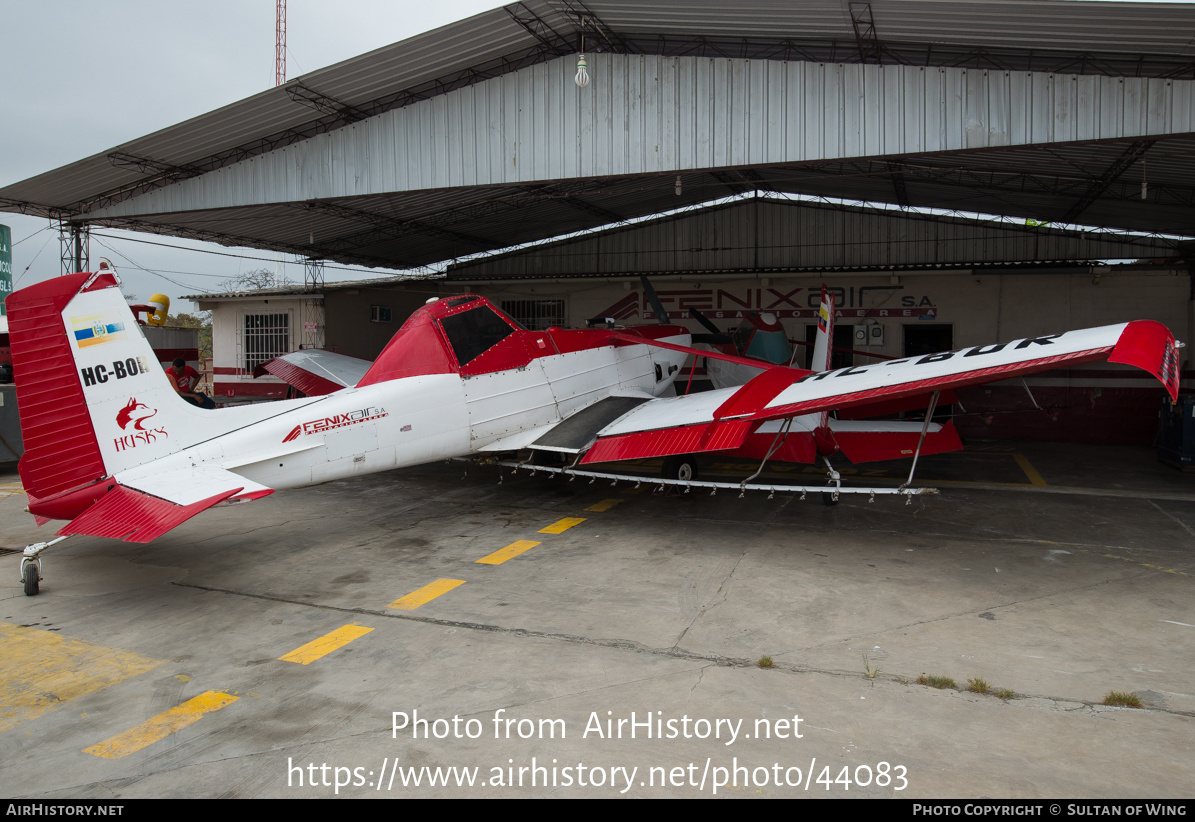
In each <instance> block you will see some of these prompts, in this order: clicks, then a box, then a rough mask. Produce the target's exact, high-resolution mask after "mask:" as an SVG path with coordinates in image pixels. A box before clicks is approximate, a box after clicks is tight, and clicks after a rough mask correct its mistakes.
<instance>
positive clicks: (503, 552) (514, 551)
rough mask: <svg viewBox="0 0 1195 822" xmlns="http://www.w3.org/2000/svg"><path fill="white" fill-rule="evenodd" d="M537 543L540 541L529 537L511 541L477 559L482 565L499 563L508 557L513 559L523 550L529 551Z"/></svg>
mask: <svg viewBox="0 0 1195 822" xmlns="http://www.w3.org/2000/svg"><path fill="white" fill-rule="evenodd" d="M539 544H540V543H538V542H532V541H531V540H529V539H521V540H519V541H518V542H512V543H511V544H510V545H507V546H506V547H505V548H500V549H498V550H497V551H495V552H494V553H492V554H490V555H489V556H488V557H482V558H481V559H479V560H477V561H478V562H479V563H481V564H482V565H501V564H502V563H504V562H506V561H507V560H508V559H514V558H515V557H517V556H518V555H519V554H522V553H524V552H525V551H530V550H531V549H532V548H534V547H535V546H537V545H539Z"/></svg>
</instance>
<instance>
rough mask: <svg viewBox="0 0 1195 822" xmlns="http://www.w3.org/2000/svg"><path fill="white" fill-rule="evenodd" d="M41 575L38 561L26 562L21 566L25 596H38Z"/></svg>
mask: <svg viewBox="0 0 1195 822" xmlns="http://www.w3.org/2000/svg"><path fill="white" fill-rule="evenodd" d="M40 577H41V574H39V573H38V571H37V563H36V562H26V563H25V565H24V567H23V568H21V581H22V582H24V583H25V596H27V597H35V596H37V592H38V583H39V582H40Z"/></svg>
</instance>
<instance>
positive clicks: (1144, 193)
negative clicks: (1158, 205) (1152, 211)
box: [1141, 157, 1149, 200]
mask: <svg viewBox="0 0 1195 822" xmlns="http://www.w3.org/2000/svg"><path fill="white" fill-rule="evenodd" d="M1141 199H1142V200H1147V199H1149V183H1147V182H1146V181H1145V158H1144V157H1143V158H1141Z"/></svg>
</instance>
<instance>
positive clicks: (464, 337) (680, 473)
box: [7, 273, 1178, 594]
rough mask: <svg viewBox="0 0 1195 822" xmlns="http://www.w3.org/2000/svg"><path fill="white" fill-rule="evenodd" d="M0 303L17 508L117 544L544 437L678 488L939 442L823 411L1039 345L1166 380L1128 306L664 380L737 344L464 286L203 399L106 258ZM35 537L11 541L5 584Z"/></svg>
mask: <svg viewBox="0 0 1195 822" xmlns="http://www.w3.org/2000/svg"><path fill="white" fill-rule="evenodd" d="M7 307H8V316H9V321H10V335H11V345H12V354H13V362H14V369H15V371H16V374H17V380H18V382H17V392H18V403H19V406H20V413H21V421H22V425H23V427H24V430H25V441H26V452H25V456H24V457H23V458H22V459H21V462H20V472H21V478H22V481H23V483H24V486H25V490H26V493H27V495H28V498H29V511H30V513H32V514H33V515H34V516H35V517H36V518H37V520H38V522H39V524H41V523H45V522H47V521H49V520H52V519H55V520H65V521H66V525H64V526H63V527H62V528H60V529H59V531H58V535H59V536H63V537H65V536H66V535H70V534H87V535H92V536H103V537H111V538H115V539H122V540H127V541H132V542H149V541H151V540H153V539H155V538H157V537H159V536H161V535H162V534H164V533H166V532H167V531H169V530H170V529H172V528H174V527H175V526H177V525H179V524H181V523H182V522H185V521H186V520H188V519H190V518H191V517H193V516H195V515H196V514H198V513H200V512H201V511H204V510H206V509H208V508H211V507H212V506H215V505H219V504H222V503H235V502H244V501H248V500H254V499H258V498H260V497H263V496H266V495H268V494H270V493H272V492H273V491H274V490H277V489H285V488H294V487H300V486H305V485H311V484H315V483H321V482H326V481H329V480H333V479H337V478H341V477H346V476H351V475H354V474H362V473H370V472H374V471H384V470H387V469H391V468H396V467H402V466H407V465H415V464H419V463H424V462H430V461H434V460H439V459H444V458H446V457H460V456H469V455H476V454H479V453H483V452H509V451H515V450H520V449H527V448H530V449H535V450H542V451H555V452H557V453H563V454H568V455H576V457H577V459H578V461H579V463H581V464H591V463H596V462H607V461H616V460H626V459H640V458H646V457H661V456H663V457H668V458H670V461H669V465H670V470H671V471H673V472H675V477H674V479H673V480H672V482H674V483H677V484H682V485H695V486H700V485H709V484H710V483H701V482H698V481H697V480H696V479H695V475H694V472H693V470H692V469H693V468H695V463H692V467H691V468H690V469H689V476H685V472H686V468H685V466H686V465H690V463H688V462H685V460H686V459H691V455H693V454H698V453H701V452H706V451H718V452H723V453H730V454H741V455H748V456H759V455H763V456H764V457H765V458H767V457H773V458H776V459H792V460H798V461H803V462H811V461H814V460H815V459H817V458H819V457H824V456H826V455H827V454H829V453H833V452H834V451H835V450H839V449H841V450H842V451H843V452H844V453H846V455H847V456H848V457H850V458H852V459H855V458H856V457H859V458H861V459H887V458H891V457H893V456H900V455H902V454H907V455H911V456H913V455H916V454H917V453H928V446H929V445H930V444H933V445H934V447H936V448H937V449H938V450H949V449H950V448H956V447H959V445H958V439H957V436H955V435H954V434H953V430H952V429H951V428H950V427H949V425H947V426H943V427H942V428H939V429H935V430H934V431H933V432H931V431H930V426H929V418H928V416H927V419H926V423H925V424H923V425H920V426H919V427H917V429H918V430H909V429H908V428H907V425H908V424H905V426H906V428H904V429H901V430H893V429H891V428H890V426H891V425H892V424H891V423H866V422H860V423H857V424H855V425H854V426H850V425H847V426H845V427H844V425H843V424H842V423H837V422H836V421H835V423H833V424H832V423H831V421H830V420H829V412H830V411H831V410H834V409H847V408H854V409H858V408H860V407H864V406H876V405H877V404H880V403H884V404H891V403H892V402H894V401H906V402H915V401H918V400H920V399H921V398H925V397H927V396H930V397H934V398H936V396H937V392H940V391H942V390H944V389H948V388H950V387H953V386H959V385H969V384H974V383H979V382H984V381H990V380H995V379H1004V378H1007V377H1009V376H1015V375H1017V374H1024V373H1029V372H1032V371H1037V370H1041V369H1045V368H1051V367H1057V366H1058V365H1059V364H1060V363H1076V362H1089V361H1094V360H1109V361H1112V362H1120V363H1128V364H1131V365H1135V366H1138V367H1141V368H1144V369H1146V370H1148V371H1150V372H1151V373H1154V374H1156V375H1157V376H1158V378H1159V379H1160V380H1161V381H1162V383H1163V384H1164V385H1165V386H1166V388H1167V390H1168V391H1169V392H1170V394H1171V396H1172V397H1175V396H1176V395H1177V391H1178V370H1177V365H1178V357H1177V353H1176V348H1177V344H1176V343H1175V341H1174V337H1173V336H1172V335H1171V334H1170V332H1169V331H1168V330H1167V329H1166V328H1165V327H1164V326H1162V325H1161V324H1159V323H1156V322H1152V321H1137V322H1131V323H1122V324H1119V325H1113V326H1106V327H1103V328H1093V329H1085V330H1081V331H1068V332H1065V333H1062V334H1053V335H1047V336H1042V337H1037V338H1031V339H1024V340H1014V341H1012V342H1008V343H997V344H994V345H988V346H978V347H975V348H970V349H966V350H962V351H955V352H943V353H941V354H933V355H929V356H925V357H918V358H909V359H902V360H893V361H890V362H884V363H881V364H878V365H867V366H859V367H852V368H846V369H838V370H836V371H828V370H823V371H818V372H814V371H807V370H804V369H795V368H788V367H785V366H771V367H769V368H768V369H767V370H766V371H764V372H763V373H762V374H760V375H759V376H758V377H755V378H754V379H752V380H751V381H750V382H748V383H747V384H746V385H743V386H741V387H734V388H725V389H721V390H715V391H710V392H705V393H702V394H694V395H690V396H680V397H678V396H671V395H672V394H674V389H673V382H674V380H675V379H676V376H677V374H678V373H679V371H680V368H681V366H682V364H683V363H684V362H685V360H686V359H687V358H688V357H689V356H690V355H697V356H714V357H720V358H723V359H727V360H729V361H732V362H733V361H740V362H745V363H747V364H752V365H758V364H759V362H758V361H756V360H746V359H744V358H740V357H734V356H731V355H724V354H710V353H709V352H701V351H697V350H695V349H693V348H692V347H691V345H690V335H689V332H688V331H687V330H686V329H684V328H681V327H678V326H671V325H655V326H644V327H639V328H632V329H615V328H594V329H585V330H566V329H557V328H553V329H549V330H547V331H529V330H526V329H524V328H522V327H520V326H519V325H518V324H517V323H515V322H514V321H513V320H511V319H510V318H509V317H507V316H506V315H505V314H503V313H502V312H501V311H499V310H497V309H496V308H495V307H494V306H493V305H492V304H490V303H489V301H487V300H485V299H484V298H482V297H479V296H476V295H464V296H459V297H450V298H446V299H442V300H436V301H434V302H431V303H430V304H428V305H426V306H424V307H423V308H421V309H420V310H418V311H416V312H415V313H414V314H413V315H412V316H411V317H410V318H409V319H408V320H407V322H406V323H405V324H404V325H403V326H402V328H401V329H399V331H398V333H397V334H395V336H394V338H393V339H392V340H391V341H390V343H389V344H388V345H387V346H386V348H385V349H384V350H383V351H382V353H381V354H380V355H379V357H378V359H377V360H376V361H375V362H373V363H372V364H371V365H369V367H368V369H367V370H366V371H365V372H364V376H362V377H361V378H360V379H359V380H357V382H356V383H355V384H354V385H352V386H349V387H345V388H341V389H340V390H335V391H332V392H331V393H327V394H324V395H322V396H316V397H304V398H300V399H292V400H283V401H279V402H273V403H265V404H260V405H250V406H239V407H232V408H226V409H221V410H217V411H205V410H202V409H199V408H197V407H195V406H193V405H190V404H189V403H187V402H186V401H184V400H183V399H181V398H180V397H179V396H178V395H177V394H176V393H175V391H174V389H173V388H172V387H171V386H170V383H169V381H168V380H167V378H166V376H165V374H164V373H163V371H162V369H161V368H160V367H158V366H157V361H156V359H155V358H154V355H153V351H152V350H151V348H150V346H149V344H148V343H147V342H146V340H145V337H144V336H143V335H142V333H141V331H140V329H139V328H138V326H137V324H136V323H135V322H134V320H133V316H132V314H131V312H130V310H129V307H128V306H127V305H126V304H125V301H124V299H123V298H122V297H121V294H120V288H119V285H118V282H117V280H116V278H115V277H114V276H113V275H112V274H109V273H96V274H88V273H82V274H75V275H71V276H67V277H59V278H57V279H53V280H48V281H46V282H43V283H39V284H37V285H34V286H30V287H29V288H25V289H22V290H20V291H18V292H15V293H14V294H12V295H11V296H10V297H9V298H8V301H7ZM823 356H828V354H825V355H823ZM332 385H333V387H335V386H334V384H332ZM924 404H925V403H924V402H921V405H922V407H923V406H924ZM930 405H931V408H932V405H933V402H932V401H931V402H930ZM772 428H775V429H776V430H775V432H772V431H771V429H772ZM677 459H680V460H681V462H680V463H678V462H677ZM556 470H565V471H567V470H569V469H556ZM831 476H832V478H833V479H836V477H834V475H833V474H832V475H831ZM715 485H716V484H715ZM742 487H749V486H747V485H746V484H743V485H742ZM818 490H821V487H819V488H818ZM834 490H835V496H836V494H837V493H838V492H847V491H848V490H854V491H860V490H861V491H864V492H868V491H870V492H871V493H904V494H908V493H915V492H916V491H915V490H913V489H909V488H907V487H904V486H902V488H900V489H840V488H837V487H836V486H835V488H834ZM49 544H51V543H38V544H37V545H34V546H30V547H29V548H27V549H26V551H25V555H24V557H23V559H22V579H23V580H24V582H25V591H26V593H27V594H34V593H36V592H37V590H38V583H39V580H40V578H41V559H40V554H41V552H42V551H43V550H44V549H45V548H46V547H47V546H48V545H49Z"/></svg>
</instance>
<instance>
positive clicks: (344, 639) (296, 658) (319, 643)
mask: <svg viewBox="0 0 1195 822" xmlns="http://www.w3.org/2000/svg"><path fill="white" fill-rule="evenodd" d="M372 630H373V628H367V627H365V626H364V625H356V624H351V625H345V626H344V627H341V628H337V629H336V630H335V631H333V632H332V633H330V634H324V635H323V636H322V637H320V638H319V639H315V640H312V641H311V642H308V643H307V644H306V645H304V646H302V647H301V648H295V649H294V650H293V651H291V652H290V653H289V654H287V655H286V656H280V657H278V659H279V660H280V661H282V662H297V663H299V664H300V665H308V664H310V663H312V662H315V661H316V660H317V659H320V658H322V657H325V656H327V655H328V654H330V653H332V652H333V651H335V650H337V649H338V648H343V647H344V646H345V645H348V644H349V643H350V642H352V641H353V640H354V639H358V638H359V637H363V636H365V635H366V634H368V633H369V632H370V631H372Z"/></svg>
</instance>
